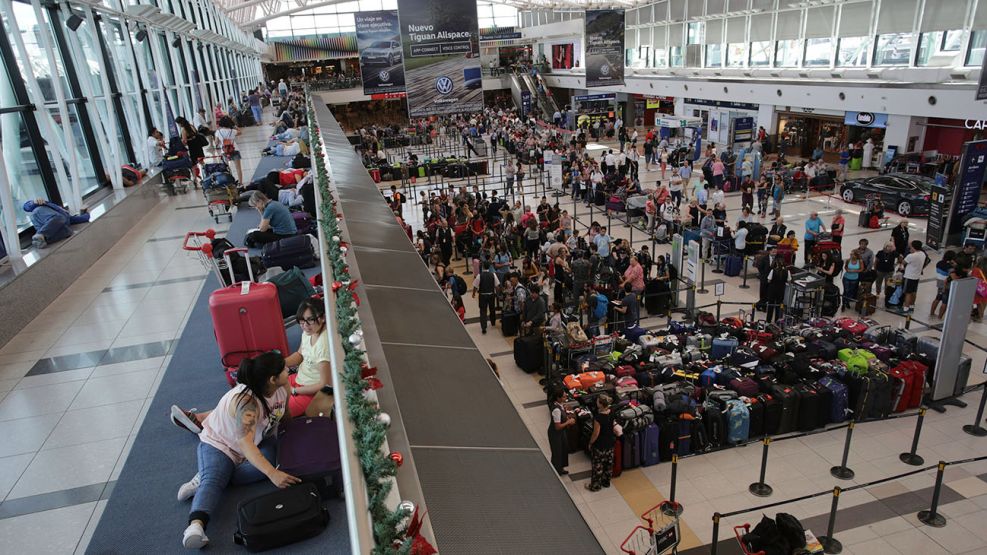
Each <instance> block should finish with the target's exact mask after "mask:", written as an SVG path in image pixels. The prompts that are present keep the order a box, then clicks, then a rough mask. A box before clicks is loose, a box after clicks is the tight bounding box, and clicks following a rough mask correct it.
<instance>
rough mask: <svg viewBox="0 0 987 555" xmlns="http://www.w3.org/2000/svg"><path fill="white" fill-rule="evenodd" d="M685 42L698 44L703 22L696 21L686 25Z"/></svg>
mask: <svg viewBox="0 0 987 555" xmlns="http://www.w3.org/2000/svg"><path fill="white" fill-rule="evenodd" d="M686 32H687V35H686V39H687V42H686V44H699V43H701V42H702V41H703V24H702V23H698V22H693V23H689V24H688V25H686Z"/></svg>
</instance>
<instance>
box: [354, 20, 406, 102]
mask: <svg viewBox="0 0 987 555" xmlns="http://www.w3.org/2000/svg"><path fill="white" fill-rule="evenodd" d="M355 17H356V45H357V48H358V49H359V51H360V75H361V76H362V77H363V94H367V95H374V94H384V93H396V92H402V91H404V63H403V61H404V54H403V52H402V50H401V30H400V29H399V28H398V12H397V11H396V10H386V11H380V12H357V13H356V14H355Z"/></svg>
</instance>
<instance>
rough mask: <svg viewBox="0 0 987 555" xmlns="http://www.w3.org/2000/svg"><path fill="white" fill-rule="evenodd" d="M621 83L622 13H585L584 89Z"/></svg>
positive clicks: (622, 79) (622, 71)
mask: <svg viewBox="0 0 987 555" xmlns="http://www.w3.org/2000/svg"><path fill="white" fill-rule="evenodd" d="M623 84H624V10H586V88H589V87H605V86H608V85H623Z"/></svg>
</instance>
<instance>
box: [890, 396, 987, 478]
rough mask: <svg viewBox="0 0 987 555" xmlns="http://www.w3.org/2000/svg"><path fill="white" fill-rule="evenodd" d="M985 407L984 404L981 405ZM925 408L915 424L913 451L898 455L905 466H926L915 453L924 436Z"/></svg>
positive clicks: (921, 409) (919, 411) (921, 410)
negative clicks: (921, 436)
mask: <svg viewBox="0 0 987 555" xmlns="http://www.w3.org/2000/svg"><path fill="white" fill-rule="evenodd" d="M981 406H983V404H981ZM925 410H926V409H925V407H922V408H920V409H918V420H917V421H916V422H915V435H913V436H912V449H911V451H909V452H907V453H902V454H900V455H898V458H899V459H901V462H903V463H905V464H910V465H912V466H922V465H923V464H925V459H923V458H922V457H921V456H920V455H916V454H915V451H916V450H917V449H918V438H919V436H920V435H922V422H923V421H925Z"/></svg>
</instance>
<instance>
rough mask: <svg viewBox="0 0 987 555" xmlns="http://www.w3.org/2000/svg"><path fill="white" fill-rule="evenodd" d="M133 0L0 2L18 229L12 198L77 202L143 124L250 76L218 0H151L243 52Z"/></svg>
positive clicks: (250, 57) (139, 153) (107, 172)
mask: <svg viewBox="0 0 987 555" xmlns="http://www.w3.org/2000/svg"><path fill="white" fill-rule="evenodd" d="M152 2H153V0H152ZM384 3H387V2H386V1H385V2H384ZM135 4H137V2H134V1H133V0H127V1H123V2H121V0H107V1H106V4H105V5H106V7H107V8H109V9H110V10H111V11H104V9H103V8H100V7H97V8H95V10H94V9H93V8H92V7H90V6H88V5H84V4H78V5H76V4H66V3H59V4H57V5H56V4H54V3H51V4H48V3H44V2H38V1H37V0H36V1H35V3H33V4H32V3H31V2H28V1H26V0H14V1H13V2H11V3H9V4H0V20H2V25H3V33H2V35H0V63H2V64H3V71H4V79H3V82H2V83H0V148H2V151H3V161H4V163H5V165H6V170H7V177H8V179H9V181H10V185H11V189H12V196H13V200H14V204H15V208H16V214H15V215H14V216H15V221H16V227H17V228H18V230H19V231H24V230H26V229H27V228H29V227H30V221H29V220H28V218H27V217H26V215H25V214H24V213H23V212H21V210H20V208H19V207H20V206H21V205H23V203H24V201H25V200H28V199H34V198H39V197H40V198H45V199H49V200H51V201H53V202H58V203H62V204H68V205H70V206H73V205H75V206H81V205H82V204H83V203H84V202H85V198H86V196H88V195H91V194H93V193H95V192H97V191H98V190H100V189H103V188H105V187H108V186H109V185H110V183H111V182H113V181H115V182H117V186H119V185H120V183H119V177H118V176H116V175H114V174H116V173H118V172H117V170H116V169H115V168H118V167H119V166H120V165H121V164H137V165H145V164H146V153H145V152H144V143H145V140H146V137H147V133H148V129H149V128H150V127H157V128H159V129H161V130H162V131H165V133H166V134H167V128H168V125H167V123H168V121H169V120H170V119H171V118H173V117H175V116H178V115H185V116H186V117H188V118H189V119H191V118H192V117H193V116H194V110H195V109H196V108H198V107H199V106H205V107H207V108H208V107H209V106H210V105H214V104H215V103H216V102H218V101H222V100H225V99H226V98H227V97H230V96H234V95H237V94H239V93H241V92H243V91H245V90H247V88H248V87H250V86H256V84H257V82H258V81H259V80H260V79H261V75H260V63H259V57H258V54H257V53H256V52H254V51H253V50H247V49H249V48H251V47H253V45H254V44H255V43H254V41H253V39H252V37H251V36H250V35H248V34H246V33H243V32H241V31H239V30H237V29H236V27H235V26H234V25H232V24H231V23H230V21H229V19H228V18H227V17H226V16H225V15H222V11H221V10H220V8H219V7H217V6H215V5H213V4H211V3H208V2H193V0H170V1H169V0H158V2H157V5H158V7H159V8H160V9H161V11H162V12H165V13H173V14H176V15H178V16H179V17H182V18H184V19H186V20H188V21H192V22H193V23H195V24H196V26H197V27H198V28H200V29H203V30H211V31H213V32H216V33H219V34H220V35H222V36H223V37H225V38H228V39H230V40H233V41H235V42H237V43H239V45H242V48H243V50H244V51H246V53H245V52H244V51H240V50H237V49H233V48H230V47H227V46H218V45H216V44H212V43H204V42H199V41H197V40H193V39H192V38H191V37H190V36H188V35H182V36H179V35H176V34H175V33H174V32H172V31H170V30H168V29H163V28H159V27H156V26H155V25H154V24H147V23H145V22H143V21H135V20H129V21H128V20H126V17H125V16H122V15H121V14H122V13H123V12H124V10H125V8H126V7H127V6H130V5H135ZM378 4H380V2H379V1H378ZM73 16H75V17H73ZM70 18H71V19H72V21H71V23H72V26H69V23H70V21H69V19H70ZM76 23H78V25H76ZM138 34H140V37H138ZM138 39H140V40H138ZM220 99H222V100H220ZM166 101H167V102H166ZM211 113H212V110H208V114H211ZM58 161H60V162H58ZM111 176H112V177H111ZM0 216H2V214H0Z"/></svg>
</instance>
